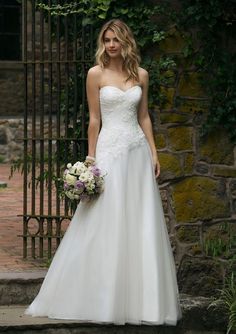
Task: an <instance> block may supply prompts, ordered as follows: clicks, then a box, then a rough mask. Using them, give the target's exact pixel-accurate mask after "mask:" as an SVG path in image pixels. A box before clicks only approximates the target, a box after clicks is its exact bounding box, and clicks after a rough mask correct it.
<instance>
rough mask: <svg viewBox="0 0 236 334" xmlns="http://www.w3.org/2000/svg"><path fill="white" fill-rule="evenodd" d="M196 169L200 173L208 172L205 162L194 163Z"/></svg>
mask: <svg viewBox="0 0 236 334" xmlns="http://www.w3.org/2000/svg"><path fill="white" fill-rule="evenodd" d="M196 171H197V172H198V173H200V174H207V173H208V172H209V166H208V165H207V164H205V163H198V164H197V165H196Z"/></svg>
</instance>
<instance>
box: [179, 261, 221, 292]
mask: <svg viewBox="0 0 236 334" xmlns="http://www.w3.org/2000/svg"><path fill="white" fill-rule="evenodd" d="M178 282H179V289H180V292H181V293H187V294H190V295H193V296H205V297H211V296H215V295H218V294H219V291H218V289H220V288H222V284H223V275H222V268H221V264H220V263H219V261H217V260H215V259H208V258H197V257H194V258H191V257H187V256H186V257H185V258H184V259H183V261H182V262H181V266H180V268H179V270H178Z"/></svg>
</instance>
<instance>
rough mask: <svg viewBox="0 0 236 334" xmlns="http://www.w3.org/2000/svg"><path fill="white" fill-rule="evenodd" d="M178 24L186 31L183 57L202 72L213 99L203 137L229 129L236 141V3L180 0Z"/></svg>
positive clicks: (206, 87) (218, 0)
mask: <svg viewBox="0 0 236 334" xmlns="http://www.w3.org/2000/svg"><path fill="white" fill-rule="evenodd" d="M180 2H181V4H182V8H181V10H180V11H179V13H178V14H179V15H177V16H176V22H177V24H178V25H179V26H180V28H181V29H182V30H183V31H185V32H186V33H185V40H186V47H185V48H184V50H183V54H184V56H185V57H186V58H188V60H189V61H190V63H192V65H193V66H194V67H195V69H196V70H197V71H199V72H203V73H204V82H203V83H202V85H203V87H204V89H205V91H206V92H207V95H208V97H209V100H210V106H209V114H208V118H207V120H206V124H205V125H204V126H203V134H207V133H209V132H211V131H217V130H218V129H219V128H225V129H226V130H227V133H228V135H229V137H230V138H231V139H232V141H234V142H236V54H235V46H234V43H235V33H236V29H235V22H236V14H235V10H234V8H235V1H234V0H211V1H203V0H180Z"/></svg>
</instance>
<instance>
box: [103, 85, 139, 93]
mask: <svg viewBox="0 0 236 334" xmlns="http://www.w3.org/2000/svg"><path fill="white" fill-rule="evenodd" d="M106 87H112V88H116V89H118V90H119V91H121V92H122V93H127V92H128V91H129V90H131V89H133V88H135V87H139V88H140V89H142V87H141V86H140V85H133V86H132V87H130V88H128V89H126V90H123V89H121V88H119V87H117V86H112V85H105V86H102V87H101V88H100V90H102V89H103V88H106Z"/></svg>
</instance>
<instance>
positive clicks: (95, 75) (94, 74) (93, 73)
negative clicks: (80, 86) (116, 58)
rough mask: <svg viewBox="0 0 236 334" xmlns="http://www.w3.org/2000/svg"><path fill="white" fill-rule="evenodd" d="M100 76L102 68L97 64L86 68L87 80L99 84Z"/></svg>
mask: <svg viewBox="0 0 236 334" xmlns="http://www.w3.org/2000/svg"><path fill="white" fill-rule="evenodd" d="M101 76H102V68H101V66H99V65H95V66H93V67H91V68H90V69H89V70H88V74H87V82H88V83H89V82H93V83H97V84H99V82H100V80H101Z"/></svg>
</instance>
